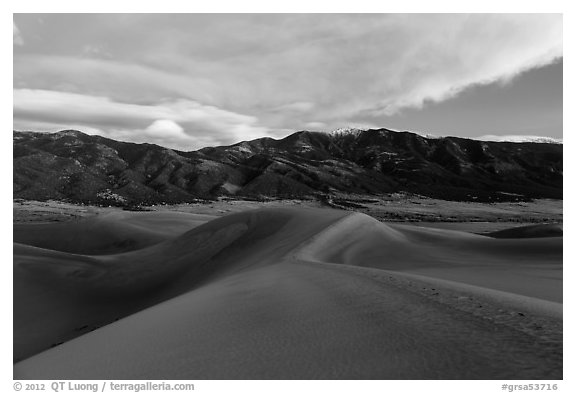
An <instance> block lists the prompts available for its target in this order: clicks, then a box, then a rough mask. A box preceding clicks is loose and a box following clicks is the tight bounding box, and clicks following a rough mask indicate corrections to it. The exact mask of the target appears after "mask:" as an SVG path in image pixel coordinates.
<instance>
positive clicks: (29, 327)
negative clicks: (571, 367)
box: [14, 208, 562, 379]
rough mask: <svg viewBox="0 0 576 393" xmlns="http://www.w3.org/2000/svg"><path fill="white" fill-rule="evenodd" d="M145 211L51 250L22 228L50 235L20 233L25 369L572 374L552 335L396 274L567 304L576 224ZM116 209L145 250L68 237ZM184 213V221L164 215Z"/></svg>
mask: <svg viewBox="0 0 576 393" xmlns="http://www.w3.org/2000/svg"><path fill="white" fill-rule="evenodd" d="M137 214H143V213H137ZM146 214H149V213H146ZM139 217H142V218H139V219H138V220H134V219H133V218H131V219H126V218H125V217H124V220H123V219H121V217H116V218H114V217H101V218H96V222H97V223H96V224H95V223H94V222H89V221H86V222H82V223H80V222H79V223H76V224H74V225H72V224H71V225H70V226H68V227H60V228H59V229H58V231H59V232H58V234H59V236H54V237H53V238H45V239H43V240H42V241H43V242H45V243H43V245H44V246H45V247H44V248H41V247H40V246H39V245H40V243H38V242H39V241H40V240H38V239H36V238H35V236H38V237H39V235H38V233H40V232H41V230H40V229H37V228H34V229H33V230H32V231H30V232H29V233H25V232H26V231H25V230H24V228H19V231H21V232H20V233H19V235H18V236H16V235H15V240H17V239H20V240H25V241H26V242H27V243H28V244H35V245H36V246H32V245H24V244H19V243H15V245H14V357H15V359H16V360H17V361H18V360H22V359H26V360H23V361H20V362H19V363H17V364H16V366H15V377H17V378H40V379H42V378H47V379H54V378H94V379H99V378H104V379H110V378H123V379H127V378H148V379H150V378H152V379H154V378H160V379H167V378H181V379H187V378H191V379H202V378H206V379H211V378H223V379H227V378H254V379H259V378H376V379H386V378H402V379H414V378H444V379H450V378H495V379H498V378H531V379H534V378H554V377H557V376H558V375H561V366H560V368H558V359H557V356H556V355H555V354H556V352H554V351H552V350H551V349H550V348H547V347H545V346H544V347H543V348H539V347H538V348H536V347H537V346H536V347H534V346H531V345H529V344H528V342H532V341H533V340H532V341H531V339H528V338H523V337H522V335H520V336H518V334H517V332H516V331H514V330H513V329H510V330H507V329H501V330H500V331H499V333H495V332H494V329H493V328H492V327H491V326H489V324H487V323H486V322H481V321H480V320H478V319H475V318H474V317H473V316H471V315H466V314H463V313H461V312H456V311H454V310H450V309H449V308H446V307H443V306H440V305H438V304H436V303H434V302H432V301H430V300H426V299H424V298H422V297H421V296H419V295H417V294H414V293H408V292H406V291H402V290H401V289H398V288H394V287H391V286H390V285H389V284H386V281H385V279H386V277H390V275H394V274H395V272H402V273H410V274H413V275H416V276H422V277H428V278H431V279H441V280H443V281H445V282H448V283H450V282H452V283H454V285H459V284H466V285H472V286H474V288H477V289H478V290H479V291H482V290H486V291H492V292H493V293H506V294H508V296H509V297H510V298H512V299H513V298H514V297H515V296H516V297H518V298H522V299H523V301H526V299H528V300H527V301H529V302H530V301H532V302H559V303H561V302H562V286H561V283H562V239H561V238H538V239H530V240H527V239H494V238H489V237H485V236H480V235H472V234H466V233H462V232H455V231H446V230H435V229H429V228H418V227H408V226H403V225H387V224H384V223H381V222H379V221H377V220H374V219H372V218H370V217H368V216H366V215H363V214H359V213H353V214H350V213H348V212H343V211H338V210H330V209H307V208H300V209H295V208H291V209H288V208H286V209H261V210H253V211H248V212H243V213H237V214H232V215H229V216H226V217H222V218H218V219H214V220H210V221H208V220H209V219H210V217H203V218H200V219H199V218H198V217H196V218H194V217H192V215H190V216H186V215H180V216H174V217H167V216H156V217H154V216H146V215H142V216H139ZM114 219H118V222H119V224H118V228H115V229H114V231H116V232H114V233H115V235H114V236H116V235H118V238H121V237H122V236H120V235H122V234H124V235H127V236H131V237H132V238H133V239H135V242H136V243H137V244H138V249H130V248H127V249H125V250H123V251H124V252H121V253H114V254H110V253H108V251H110V250H111V249H112V248H110V246H109V244H110V243H109V242H108V243H107V241H105V240H106V239H104V240H101V243H100V244H99V243H98V239H95V240H93V241H92V242H87V243H85V244H84V246H85V247H86V248H87V249H88V250H89V251H90V252H85V253H84V254H92V255H82V252H81V250H79V249H78V250H77V251H76V252H77V253H76V254H72V253H70V252H64V249H65V248H66V247H68V248H69V249H70V247H69V246H68V245H67V244H72V243H65V241H64V240H61V238H62V236H64V235H66V234H69V235H70V236H73V235H74V236H81V234H82V233H88V230H87V229H86V230H85V232H83V230H84V228H81V227H82V225H85V226H88V227H90V225H94V226H95V227H96V228H100V229H102V228H107V226H108V225H110V226H112V225H113V222H114ZM171 219H174V220H175V224H174V227H175V228H176V229H173V230H172V232H170V230H168V229H162V228H163V226H164V227H165V228H168V227H170V226H171V225H170V220H171ZM98 220H100V221H98ZM130 220H132V221H130ZM186 220H189V221H186ZM199 220H200V221H201V220H204V221H205V223H203V224H202V225H198V221H199ZM43 225H46V224H43ZM187 227H190V228H192V229H190V230H188V231H185V228H187ZM131 229H132V230H131ZM35 231H38V232H35ZM67 231H70V232H67ZM128 232H130V233H129V234H128ZM97 233H98V232H97ZM162 236H164V240H161V239H160V237H162ZM50 242H53V243H54V244H49V243H50ZM78 244H79V243H78V242H76V243H75V246H76V247H81V246H80V245H78ZM98 247H101V249H100V251H101V250H107V251H106V252H99V249H98ZM59 248H60V249H61V250H60V251H58V249H59ZM98 254H108V255H98ZM530 299H532V300H530ZM104 325H107V326H104ZM101 326H104V327H101ZM98 327H101V328H100V329H97V330H96V331H93V332H90V331H91V330H93V329H95V328H98ZM471 336H474V337H475V339H477V340H475V342H470V340H468V339H469V337H471ZM75 337H77V338H76V339H74V338H75ZM72 339H73V340H72ZM70 340H71V341H70ZM61 342H65V343H64V344H62V345H58V346H56V347H55V348H52V349H49V348H50V346H53V345H55V344H58V343H61ZM499 348H506V351H501V350H499ZM42 351H44V352H42ZM491 351H492V352H491ZM547 351H548V352H547ZM550 351H552V352H550ZM39 352H42V353H40V354H38V353H39ZM503 353H505V354H506V355H503ZM35 354H38V355H36V356H32V355H35ZM80 354H81V355H80ZM137 354H138V355H137ZM31 356H32V357H31ZM72 359H74V360H72ZM519 359H523V360H522V361H521V362H519ZM559 361H560V364H561V358H560V360H559ZM514 362H516V366H513V367H510V364H513V363H514ZM528 371H530V373H531V374H530V373H528ZM558 373H559V374H558Z"/></svg>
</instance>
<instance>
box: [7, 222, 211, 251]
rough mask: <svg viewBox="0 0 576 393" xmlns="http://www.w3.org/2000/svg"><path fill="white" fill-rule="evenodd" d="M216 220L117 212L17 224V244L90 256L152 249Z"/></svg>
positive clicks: (15, 231) (15, 232)
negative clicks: (60, 220) (56, 220)
mask: <svg viewBox="0 0 576 393" xmlns="http://www.w3.org/2000/svg"><path fill="white" fill-rule="evenodd" d="M213 218H214V217H211V216H208V215H205V214H188V213H173V212H146V213H142V212H137V213H135V212H113V213H108V214H105V215H101V216H97V217H90V218H87V219H82V220H78V221H71V222H70V221H68V222H56V223H40V224H15V225H14V230H13V233H14V242H16V243H22V244H28V245H31V246H36V247H41V248H47V249H51V250H57V251H65V252H71V253H81V254H89V255H92V254H94V255H98V254H115V253H119V252H125V251H132V250H137V249H140V248H144V247H148V246H151V245H153V244H156V243H160V242H162V241H164V240H167V239H170V238H172V237H175V236H177V235H180V234H182V233H184V232H186V231H188V230H190V229H192V228H194V227H196V226H198V225H201V224H203V223H205V222H207V221H210V220H211V219H213Z"/></svg>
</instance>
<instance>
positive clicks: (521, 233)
mask: <svg viewBox="0 0 576 393" xmlns="http://www.w3.org/2000/svg"><path fill="white" fill-rule="evenodd" d="M562 234H563V230H562V225H561V224H538V225H528V226H523V227H518V228H510V229H504V230H502V231H496V232H492V233H489V234H487V236H490V237H495V238H498V239H521V238H535V237H560V236H562Z"/></svg>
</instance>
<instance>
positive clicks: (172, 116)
mask: <svg viewBox="0 0 576 393" xmlns="http://www.w3.org/2000/svg"><path fill="white" fill-rule="evenodd" d="M14 116H15V119H16V120H17V121H15V123H17V124H18V120H19V119H24V120H26V121H28V122H37V123H39V122H43V123H48V124H56V125H60V124H76V125H82V126H85V127H88V128H91V129H98V130H102V132H103V133H104V134H105V135H104V136H110V137H121V138H122V139H123V140H133V141H143V140H145V138H146V137H150V138H152V139H153V140H154V142H155V143H159V144H164V145H166V146H171V147H178V148H180V149H193V148H198V147H202V146H198V144H199V143H207V144H213V145H214V144H229V143H235V142H238V140H240V139H243V138H246V139H253V138H257V137H261V136H265V135H267V129H266V128H264V127H261V126H259V125H258V119H256V118H255V117H252V116H247V115H242V114H238V113H234V112H230V111H226V110H223V109H220V108H217V107H214V106H209V105H202V104H200V103H197V102H194V101H190V100H176V101H168V102H163V103H159V104H155V105H137V104H128V103H122V102H116V101H112V100H110V99H108V98H106V97H97V96H86V95H81V94H75V93H63V92H56V91H48V90H29V89H17V90H14ZM20 123H25V122H23V120H20ZM101 135H102V134H101ZM203 146H205V145H203Z"/></svg>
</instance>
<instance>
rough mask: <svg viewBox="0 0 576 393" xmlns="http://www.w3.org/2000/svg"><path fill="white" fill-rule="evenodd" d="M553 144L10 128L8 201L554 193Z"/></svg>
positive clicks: (558, 154)
mask: <svg viewBox="0 0 576 393" xmlns="http://www.w3.org/2000/svg"><path fill="white" fill-rule="evenodd" d="M562 150H563V146H562V145H561V144H547V143H521V142H520V143H518V142H489V141H478V140H472V139H465V138H458V137H442V138H426V137H423V136H421V135H418V134H415V133H411V132H407V131H402V132H397V131H392V130H388V129H384V128H382V129H369V130H355V131H354V132H335V133H332V134H327V133H322V132H313V131H298V132H295V133H293V134H291V135H288V136H287V137H285V138H282V139H273V138H269V137H264V138H258V139H255V140H251V141H242V142H238V143H235V144H232V145H228V146H216V147H205V148H202V149H199V150H196V151H180V150H174V149H169V148H164V147H161V146H158V145H154V144H147V143H144V144H136V143H131V142H120V141H115V140H113V139H109V138H105V137H102V136H90V135H87V134H84V133H82V132H80V131H77V130H63V131H60V132H57V133H50V134H48V133H36V132H31V131H23V132H22V131H13V159H14V161H13V163H14V172H13V173H14V178H13V182H14V198H23V199H62V200H71V201H76V202H86V203H109V204H120V205H123V204H128V205H130V204H152V203H159V202H166V203H178V202H188V201H192V200H196V199H213V198H216V197H219V196H238V197H263V196H266V197H278V198H285V197H322V196H325V195H329V194H331V193H335V192H340V193H354V194H366V195H381V194H386V193H393V192H408V193H416V194H420V195H424V196H429V197H434V198H439V199H447V200H477V201H486V202H490V201H499V200H523V199H531V198H555V199H561V198H562V157H563V152H562Z"/></svg>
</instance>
